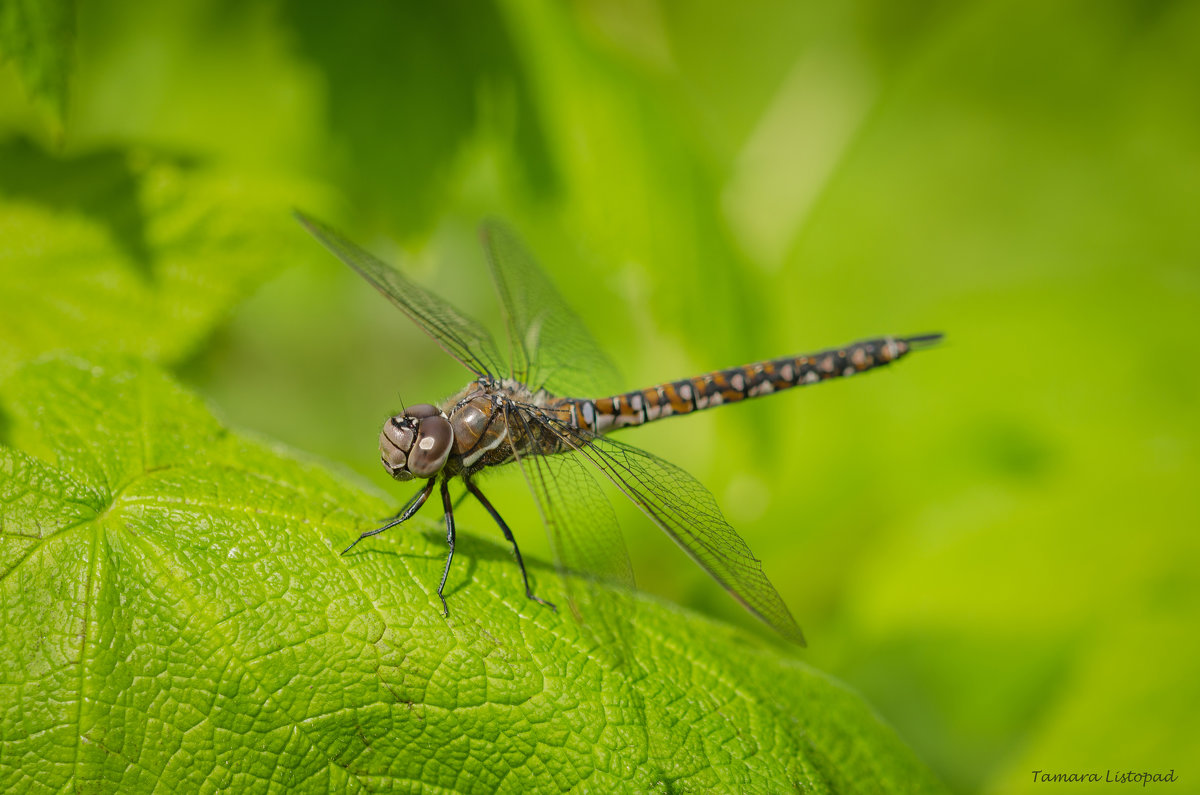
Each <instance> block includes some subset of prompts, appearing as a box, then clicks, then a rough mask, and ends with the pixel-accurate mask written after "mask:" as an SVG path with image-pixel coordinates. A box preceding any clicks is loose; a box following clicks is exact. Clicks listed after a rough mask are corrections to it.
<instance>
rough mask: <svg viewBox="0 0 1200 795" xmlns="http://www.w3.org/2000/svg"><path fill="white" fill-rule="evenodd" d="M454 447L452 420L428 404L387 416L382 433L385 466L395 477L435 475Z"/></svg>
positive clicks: (381, 456) (406, 478)
mask: <svg viewBox="0 0 1200 795" xmlns="http://www.w3.org/2000/svg"><path fill="white" fill-rule="evenodd" d="M452 447H454V431H453V430H452V429H451V427H450V421H449V420H448V419H446V417H445V415H443V414H442V413H441V411H439V410H438V408H437V406H432V405H430V404H428V403H418V404H417V405H415V406H409V407H408V408H407V409H405V410H404V412H403V413H402V414H397V415H396V416H394V417H390V418H388V421H387V422H385V423H384V424H383V431H382V432H381V433H380V434H379V457H380V459H381V460H382V462H383V468H384V469H386V470H387V471H388V473H389V474H390V475H391V476H392V477H394V478H395V479H396V480H412V479H413V478H414V477H418V478H431V477H433V476H434V475H436V474H437V473H438V472H441V471H442V467H444V466H445V465H446V459H447V458H448V457H449V456H450V450H451V448H452Z"/></svg>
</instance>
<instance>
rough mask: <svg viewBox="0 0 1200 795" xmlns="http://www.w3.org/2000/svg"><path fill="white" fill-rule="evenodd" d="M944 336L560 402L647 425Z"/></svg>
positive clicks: (611, 422) (610, 419) (610, 422)
mask: <svg viewBox="0 0 1200 795" xmlns="http://www.w3.org/2000/svg"><path fill="white" fill-rule="evenodd" d="M941 338H942V335H941V334H924V335H920V336H915V337H880V338H878V339H873V340H863V341H862V342H855V343H853V344H851V345H846V346H844V347H841V348H830V349H829V350H824V351H820V352H819V353H810V354H806V355H804V356H788V357H784V358H782V359H771V360H770V361H765V362H757V363H755V364H748V365H745V366H744V367H733V368H730V369H728V370H716V371H714V372H711V373H707V374H705V375H700V376H696V377H695V378H685V379H683V380H682V381H672V382H670V383H667V384H659V385H658V386H654V387H650V388H649V389H641V390H638V391H636V392H626V393H625V394H623V395H614V396H612V397H606V398H601V399H599V400H584V399H581V398H560V399H559V400H558V401H556V403H557V405H560V406H563V407H569V408H570V410H571V413H572V415H573V417H574V421H575V424H576V425H577V426H578V427H586V428H590V429H591V430H593V431H595V432H597V433H603V432H605V431H608V430H612V429H613V428H624V427H626V426H628V425H641V424H643V423H646V422H651V421H653V420H657V419H661V418H663V417H670V416H673V415H675V414H689V413H691V412H693V411H699V410H701V409H706V408H710V407H712V406H719V405H722V404H724V403H736V402H738V401H739V400H745V399H746V398H752V397H758V396H759V395H769V394H771V393H772V392H778V391H780V390H781V389H790V388H791V387H795V386H804V385H805V384H815V383H817V382H818V381H825V380H828V379H830V378H844V377H846V376H850V375H854V374H856V373H863V372H866V371H867V370H873V369H875V368H876V367H882V366H883V365H885V364H891V363H892V362H894V361H896V360H897V359H900V358H902V357H903V356H905V355H906V354H908V353H910V352H911V351H913V350H916V349H919V348H924V347H928V346H930V345H933V344H935V343H936V342H938V341H939V340H940V339H941Z"/></svg>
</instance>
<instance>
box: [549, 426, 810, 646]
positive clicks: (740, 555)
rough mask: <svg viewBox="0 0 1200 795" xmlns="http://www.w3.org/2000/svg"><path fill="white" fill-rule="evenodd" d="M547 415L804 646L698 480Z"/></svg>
mask: <svg viewBox="0 0 1200 795" xmlns="http://www.w3.org/2000/svg"><path fill="white" fill-rule="evenodd" d="M546 417H547V421H548V422H549V423H550V425H551V426H552V427H553V428H554V431H555V432H556V433H557V434H558V435H559V437H560V438H562V439H563V440H564V441H566V442H567V443H568V444H569V445H571V446H572V447H574V448H575V449H577V450H578V451H579V452H578V455H579V456H582V457H583V458H585V459H587V460H588V461H590V462H591V463H592V465H593V466H595V467H596V468H597V469H598V470H600V472H602V473H603V474H604V476H605V477H607V478H608V479H609V480H611V481H612V482H613V483H614V484H615V485H616V486H617V488H619V489H620V490H621V491H622V492H624V493H625V495H626V496H627V497H629V499H631V500H633V501H634V502H635V503H637V505H638V507H640V508H641V509H642V511H643V512H644V513H645V514H646V515H647V516H649V517H650V519H651V520H652V521H653V522H654V523H655V524H656V525H658V526H659V527H660V528H662V529H663V531H665V532H666V533H667V535H669V536H671V538H673V539H675V542H676V543H678V544H679V546H681V547H683V549H684V550H685V551H686V552H687V553H688V554H689V555H691V556H692V559H693V560H695V561H696V562H697V563H699V564H700V565H701V566H702V567H703V568H704V570H705V571H707V572H708V573H709V574H710V575H712V577H713V579H715V580H716V581H717V582H719V583H721V585H723V586H724V587H725V589H726V590H727V591H729V593H730V594H731V595H732V596H733V597H734V598H735V599H737V600H738V601H739V602H741V603H742V605H744V606H745V607H746V609H747V610H749V611H750V612H751V613H753V614H754V615H756V616H758V617H759V618H760V619H762V620H763V621H764V622H766V623H767V624H768V625H769V626H770V627H772V628H773V629H774V630H775V631H776V632H778V633H779V634H781V635H783V636H784V637H785V638H787V639H788V640H790V641H792V642H794V643H798V644H800V645H801V646H803V645H804V635H803V633H801V631H800V627H799V626H797V625H796V620H795V619H794V618H792V614H791V612H789V611H788V609H787V605H786V604H784V602H783V597H781V596H780V595H779V592H778V591H776V590H775V586H774V585H772V584H771V581H770V580H768V579H767V575H766V574H765V573H764V572H763V570H762V563H761V562H760V561H759V560H758V558H756V557H754V553H753V552H751V551H750V547H749V546H748V545H747V544H746V542H745V541H744V540H742V537H741V536H740V535H738V533H737V531H736V530H734V529H733V527H732V526H730V524H729V523H728V522H726V521H725V517H724V516H723V515H722V513H721V509H720V508H719V507H718V506H717V502H716V500H715V499H714V498H713V496H712V494H711V493H710V492H709V491H708V489H706V488H705V487H704V486H703V484H701V483H700V481H698V480H696V479H695V478H694V477H692V476H691V475H689V474H688V473H687V472H685V471H684V470H682V469H680V468H679V467H677V466H675V465H674V464H670V463H668V462H666V461H663V460H662V459H661V458H658V457H657V456H653V455H651V454H650V453H647V452H646V451H644V450H639V449H638V448H636V447H632V446H630V445H627V444H622V443H621V442H616V441H613V440H612V439H608V438H606V437H603V436H597V435H596V434H593V433H591V432H590V431H588V430H585V429H584V430H581V429H578V428H573V427H571V426H570V425H568V424H566V423H564V422H560V421H559V420H557V419H554V418H552V417H551V416H550V415H548V414H547V415H546ZM569 457H573V456H569Z"/></svg>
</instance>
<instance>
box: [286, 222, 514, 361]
mask: <svg viewBox="0 0 1200 795" xmlns="http://www.w3.org/2000/svg"><path fill="white" fill-rule="evenodd" d="M295 216H296V220H298V221H299V222H300V223H301V224H302V225H303V226H304V228H305V229H307V230H308V231H309V232H311V233H312V235H313V237H315V238H316V239H317V240H319V241H320V242H321V244H322V245H324V246H325V248H327V249H329V250H330V251H331V252H332V253H333V254H334V256H336V257H337V258H338V259H340V260H341V261H342V262H344V263H346V264H347V265H349V266H350V267H351V268H354V270H356V271H358V273H359V274H360V275H361V276H362V277H363V278H364V279H366V280H367V281H368V282H370V283H371V285H372V286H373V287H374V288H375V289H376V290H378V291H379V292H381V293H383V295H384V297H386V298H387V299H388V300H389V301H391V302H392V303H393V304H395V305H396V306H397V307H399V308H400V311H402V312H404V314H406V315H408V317H409V318H410V319H411V320H412V321H413V322H414V323H416V324H417V325H418V326H420V327H421V329H422V330H423V331H424V332H425V333H426V334H428V335H429V336H431V337H433V339H434V340H435V341H436V342H437V343H438V344H439V345H441V346H442V348H443V349H445V351H446V352H447V353H449V354H450V355H451V356H453V357H454V358H455V359H458V361H459V362H461V363H462V364H463V365H464V366H465V367H466V368H467V369H468V370H470V371H471V372H473V373H475V375H477V376H484V375H493V376H499V375H502V374H503V373H504V366H503V360H502V359H501V358H500V355H499V354H498V352H497V349H496V343H495V342H494V341H493V340H492V337H491V335H490V334H488V332H487V329H485V328H484V327H483V326H481V325H479V324H478V323H476V322H475V321H474V320H472V319H471V318H469V317H467V316H466V315H464V314H462V313H461V312H459V311H458V310H457V309H455V308H454V307H453V306H451V305H450V304H449V303H447V302H446V301H445V300H444V299H442V298H439V297H438V296H436V295H434V294H433V293H431V292H429V291H428V290H426V289H425V288H424V287H421V286H420V285H418V284H416V283H415V282H412V281H409V279H407V278H406V277H405V276H404V275H403V274H401V273H400V271H398V270H396V269H395V268H393V267H392V266H390V265H388V264H387V263H385V262H383V261H382V260H380V259H378V258H377V257H375V256H374V255H373V254H371V253H370V252H368V251H366V250H365V249H363V248H360V247H359V246H357V245H355V244H354V243H351V242H350V241H349V240H347V239H346V238H345V237H343V236H342V235H340V234H339V233H337V232H335V231H334V230H333V229H331V228H329V227H328V226H326V225H325V224H323V223H321V222H320V221H317V220H315V219H313V218H309V217H308V216H306V215H304V214H303V213H300V212H297V213H295Z"/></svg>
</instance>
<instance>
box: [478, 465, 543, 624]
mask: <svg viewBox="0 0 1200 795" xmlns="http://www.w3.org/2000/svg"><path fill="white" fill-rule="evenodd" d="M466 484H467V491H469V492H471V494H473V495H474V496H475V499H477V500H479V503H480V504H481V505H483V507H484V508H486V509H487V512H488V513H490V514H491V515H492V518H493V519H495V520H496V524H498V525H500V530H501V531H503V533H504V537H505V538H507V539H508V543H510V544H512V550H513V556H514V557H515V558H516V559H517V566H518V567H519V568H520V569H521V579H522V580H523V581H524V582H525V596H526V597H528V598H530V599H532V600H533V601H535V602H537V603H538V604H540V605H545V606H546V607H548V608H550V609H551V610H558V608H557V607H555V605H554V603H553V602H547V601H546V600H545V599H543V598H541V597H540V596H537V595H536V594H534V592H533V589H532V588H531V587H530V586H529V573H528V572H527V571H525V561H524V560H523V559H522V558H521V550H520V548H518V547H517V539H516V538H515V537H514V536H513V534H512V531H511V530H509V529H508V525H507V524H506V523H505V522H504V520H503V519H502V518H500V513H499V512H498V511H497V510H496V509H495V508H494V507H492V504H491V503H490V502H488V499H487V497H484V496H483V492H482V491H480V490H479V487H478V486H476V485H475V484H474V483H472V482H471V481H469V480H467V481H466Z"/></svg>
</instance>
